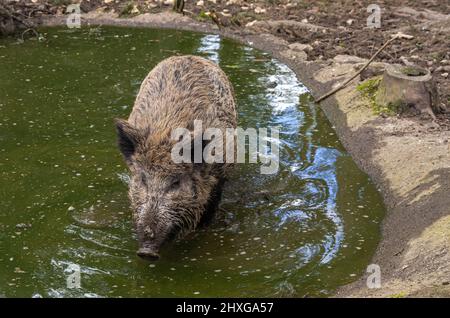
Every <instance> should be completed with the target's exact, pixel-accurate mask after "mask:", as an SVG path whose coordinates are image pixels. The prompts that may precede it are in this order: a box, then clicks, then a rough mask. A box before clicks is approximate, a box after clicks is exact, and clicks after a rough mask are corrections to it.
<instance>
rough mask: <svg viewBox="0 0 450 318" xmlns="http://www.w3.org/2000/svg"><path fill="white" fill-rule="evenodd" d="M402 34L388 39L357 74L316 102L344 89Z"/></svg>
mask: <svg viewBox="0 0 450 318" xmlns="http://www.w3.org/2000/svg"><path fill="white" fill-rule="evenodd" d="M400 37H401V35H399V34H397V35H395V36H394V37H393V38H392V39H390V40H388V41H386V42H385V43H384V44H383V46H382V47H380V49H379V50H378V51H377V52H376V53H375V54H374V55H373V56H372V57H371V58H370V60H368V61H367V63H366V64H364V66H363V67H361V69H360V70H359V71H357V72H356V73H355V74H353V75H352V76H351V77H350V78H348V79H347V80H346V81H345V82H344V83H342V84H341V85H339V86H338V87H336V88H335V89H333V90H331V91H329V92H328V93H326V94H325V95H322V96H321V97H319V98H318V99H316V100H315V102H316V103H320V102H321V101H323V100H324V99H326V98H328V97H330V96H331V95H333V94H335V93H337V92H338V91H340V90H341V89H343V88H344V87H345V86H347V84H348V83H350V82H351V81H352V80H353V79H354V78H355V77H357V76H358V75H359V74H361V72H362V71H364V70H365V69H366V68H367V67H368V66H369V64H370V63H372V61H373V60H374V59H375V58H376V57H377V56H378V54H380V53H381V51H383V50H384V49H385V48H386V47H387V46H388V45H389V44H391V43H392V42H393V41H395V40H396V39H398V38H400Z"/></svg>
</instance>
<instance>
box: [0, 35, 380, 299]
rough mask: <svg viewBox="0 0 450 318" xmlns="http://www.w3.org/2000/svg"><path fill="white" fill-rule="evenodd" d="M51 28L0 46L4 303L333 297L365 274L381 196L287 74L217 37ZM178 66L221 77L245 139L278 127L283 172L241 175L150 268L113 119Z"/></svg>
mask: <svg viewBox="0 0 450 318" xmlns="http://www.w3.org/2000/svg"><path fill="white" fill-rule="evenodd" d="M43 32H44V33H45V37H46V40H45V41H42V42H38V41H35V40H29V41H26V42H25V43H18V42H16V41H15V40H12V39H3V40H0V114H1V117H0V176H1V178H0V296H6V297H162V296H168V297H173V296H188V297H190V296H192V297H213V296H220V297H232V296H235V297H239V296H242V297H257V296H259V297H266V296H269V297H270V296H273V297H304V296H310V297H312V296H329V295H332V293H333V291H334V290H335V289H336V288H337V287H339V286H341V285H343V284H346V283H350V282H352V281H354V280H356V279H357V278H358V277H359V276H360V275H362V274H363V273H364V272H365V270H366V267H367V265H368V264H369V262H370V258H371V256H372V254H373V252H374V249H375V247H376V244H377V242H378V237H379V223H380V220H381V218H382V215H383V213H384V207H383V204H382V199H381V197H380V195H379V194H378V192H377V190H376V189H375V187H374V185H373V184H372V183H371V181H370V179H369V178H368V177H367V176H366V175H365V174H364V173H363V172H361V171H360V170H359V169H358V168H357V166H356V165H355V163H354V162H353V161H352V159H351V157H350V156H349V155H348V154H347V153H346V151H345V149H344V148H343V147H342V145H341V144H340V143H339V141H338V138H337V137H336V135H335V133H334V131H333V128H332V127H331V126H330V124H329V122H328V121H327V120H326V118H325V117H324V115H323V113H322V112H321V111H320V110H319V109H318V107H317V105H315V104H314V103H313V102H312V98H311V96H310V95H309V93H308V90H307V88H305V87H304V86H303V85H302V84H301V83H300V82H299V81H298V79H297V78H296V76H295V74H294V73H293V72H292V71H291V70H290V69H289V68H288V67H286V66H285V65H283V64H282V63H280V62H278V61H277V60H274V59H272V58H271V57H270V56H269V55H268V54H266V53H264V52H261V51H258V50H255V49H252V48H250V47H247V46H243V45H240V44H237V43H235V42H233V41H230V40H227V39H222V38H220V37H219V36H216V35H204V34H197V33H191V32H181V31H172V30H153V29H127V28H113V27H95V28H83V29H78V30H69V29H66V28H51V29H45V30H43ZM175 54H196V55H200V56H204V57H206V58H209V59H211V60H212V61H214V62H216V63H218V64H219V65H220V67H221V68H222V69H223V70H224V71H225V72H226V73H227V75H228V76H229V78H230V80H231V82H232V83H233V86H234V88H235V92H236V99H237V104H238V112H239V126H240V127H243V128H248V127H253V128H258V127H270V126H279V127H280V138H279V139H280V140H279V145H280V169H279V171H278V173H277V174H273V175H262V174H260V166H258V165H256V164H237V165H236V166H235V169H234V171H233V173H232V175H231V176H230V178H229V181H228V183H227V184H226V187H225V190H224V195H223V199H222V204H221V209H220V211H219V212H218V214H217V216H216V219H215V221H214V222H213V223H212V224H211V225H210V226H209V227H206V228H203V229H200V230H199V231H197V232H196V233H193V234H191V235H189V236H188V237H187V238H185V239H184V240H181V241H176V242H174V243H172V244H171V245H169V246H166V247H165V248H164V249H163V250H162V252H161V257H162V258H161V260H160V261H158V262H155V263H148V262H146V261H143V260H141V259H139V258H138V257H137V256H136V254H135V253H136V249H137V241H136V237H135V235H134V233H133V231H132V223H131V212H130V210H129V201H128V198H127V194H126V193H127V185H126V182H127V179H128V175H127V170H126V167H125V164H124V163H123V160H122V158H121V155H120V153H119V151H118V150H117V148H116V144H115V139H116V138H115V131H114V125H113V118H115V117H125V118H126V117H127V116H128V114H129V113H130V111H131V108H132V105H133V102H134V99H135V97H136V95H137V92H138V89H139V86H140V83H141V81H142V80H143V79H144V77H145V76H146V75H147V73H148V72H149V71H150V70H151V69H152V68H153V67H154V66H155V65H156V64H157V63H158V62H160V61H161V60H163V59H164V58H167V57H169V56H172V55H175ZM78 270H79V271H78ZM77 273H79V276H77V277H79V284H78V283H76V284H74V280H73V279H74V277H75V276H73V275H77ZM77 279H78V278H76V279H75V281H76V282H78V280H77Z"/></svg>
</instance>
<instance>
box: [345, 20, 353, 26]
mask: <svg viewBox="0 0 450 318" xmlns="http://www.w3.org/2000/svg"><path fill="white" fill-rule="evenodd" d="M353 22H355V20H353V19H348V20H347V21H345V23H347V25H349V26H350V25H352V24H353Z"/></svg>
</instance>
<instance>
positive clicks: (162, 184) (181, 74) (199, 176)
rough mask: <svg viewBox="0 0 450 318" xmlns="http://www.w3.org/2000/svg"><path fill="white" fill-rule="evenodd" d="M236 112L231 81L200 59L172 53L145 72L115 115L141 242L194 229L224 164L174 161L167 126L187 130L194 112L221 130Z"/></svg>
mask: <svg viewBox="0 0 450 318" xmlns="http://www.w3.org/2000/svg"><path fill="white" fill-rule="evenodd" d="M236 116H237V115H236V106H235V100H234V93H233V88H232V86H231V83H230V82H229V80H228V78H227V77H226V75H225V73H224V72H223V71H222V70H221V69H220V68H219V67H218V66H217V65H216V64H214V63H212V62H210V61H208V60H206V59H203V58H201V57H197V56H177V57H171V58H168V59H166V60H164V61H162V62H160V63H159V64H158V65H157V66H156V67H155V68H154V69H153V70H152V71H151V72H150V73H149V74H148V76H147V77H146V78H145V80H144V81H143V83H142V85H141V88H140V91H139V94H138V96H137V98H136V102H135V105H134V107H133V110H132V112H131V114H130V116H129V118H128V121H123V120H118V121H117V122H116V126H117V130H118V138H119V147H120V149H121V151H122V153H123V154H124V157H125V159H126V162H127V164H128V166H129V168H130V171H131V174H132V178H131V182H130V189H129V196H130V199H131V203H132V208H133V211H134V213H133V218H134V220H135V225H136V229H137V232H138V238H139V243H140V246H145V247H148V246H151V247H155V248H159V246H161V245H162V244H163V243H164V242H165V241H167V240H168V238H169V237H170V236H173V235H174V234H177V235H178V236H182V235H184V234H186V233H188V232H190V231H192V230H194V229H196V227H197V226H198V225H199V223H200V220H201V219H202V218H203V216H204V213H205V210H206V209H207V208H208V206H211V202H210V201H211V198H212V197H214V198H215V199H217V198H216V197H217V195H216V193H220V189H218V187H220V186H221V184H222V181H223V178H224V176H225V174H226V170H227V169H228V167H229V165H228V164H226V163H225V164H206V163H201V164H193V163H192V164H189V163H184V164H176V163H174V162H173V161H172V159H171V150H172V147H173V145H174V144H175V141H173V140H171V132H172V130H173V129H175V128H181V127H183V128H187V129H189V130H191V131H192V130H193V123H194V120H201V121H202V126H203V130H205V129H206V128H209V127H214V128H219V129H221V130H222V131H223V132H225V129H226V128H235V127H236ZM224 135H225V134H224ZM224 151H226V149H225V147H224ZM218 199H220V198H218Z"/></svg>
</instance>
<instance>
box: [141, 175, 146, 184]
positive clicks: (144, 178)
mask: <svg viewBox="0 0 450 318" xmlns="http://www.w3.org/2000/svg"><path fill="white" fill-rule="evenodd" d="M141 182H142V184H143V185H144V186H147V176H146V175H145V173H141Z"/></svg>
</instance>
